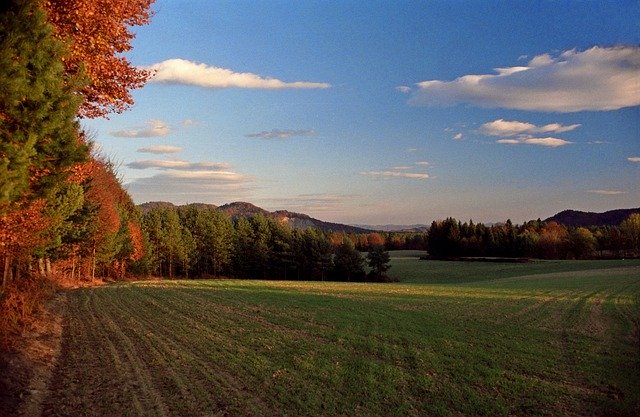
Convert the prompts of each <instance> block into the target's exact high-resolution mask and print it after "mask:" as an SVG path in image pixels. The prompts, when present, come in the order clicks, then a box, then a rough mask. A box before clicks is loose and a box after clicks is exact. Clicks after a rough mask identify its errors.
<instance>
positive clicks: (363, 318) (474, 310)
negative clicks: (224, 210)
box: [44, 252, 640, 416]
mask: <svg viewBox="0 0 640 417" xmlns="http://www.w3.org/2000/svg"><path fill="white" fill-rule="evenodd" d="M416 255H417V254H416V253H413V252H403V253H396V254H394V258H393V260H392V264H393V267H392V269H391V271H390V272H391V273H392V275H396V276H401V277H402V278H403V282H401V283H397V284H354V283H329V282H284V281H240V280H220V281H155V282H139V283H129V284H119V285H113V286H105V287H96V288H84V289H78V290H75V291H73V292H71V293H69V294H68V317H67V322H66V325H65V330H64V337H63V346H62V354H61V358H60V361H59V365H58V367H57V368H56V371H55V374H54V380H53V386H52V387H51V394H50V396H49V397H48V398H47V399H46V400H45V404H44V411H45V414H46V415H153V416H156V415H157V416H169V415H171V416H174V415H183V416H196V415H256V416H257V415H290V416H297V415H327V416H328V415H345V416H354V415H362V416H368V415H442V416H445V415H447V416H448V415H490V416H495V415H505V416H506V415H638V413H640V344H639V340H640V339H639V336H638V324H639V322H638V320H639V317H640V262H638V261H616V262H603V263H588V262H587V263H584V262H540V263H532V264H485V263H459V262H433V261H418V260H417V258H416Z"/></svg>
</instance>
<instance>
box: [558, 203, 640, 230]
mask: <svg viewBox="0 0 640 417" xmlns="http://www.w3.org/2000/svg"><path fill="white" fill-rule="evenodd" d="M633 213H640V207H638V208H630V209H615V210H608V211H605V212H602V213H594V212H590V211H580V210H563V211H561V212H559V213H557V214H554V215H553V216H551V217H549V218H548V219H546V220H545V221H546V222H549V221H554V222H556V223H560V224H563V225H565V226H583V227H588V226H618V225H619V224H620V223H622V222H623V221H624V220H625V219H626V218H627V217H629V216H630V215H631V214H633Z"/></svg>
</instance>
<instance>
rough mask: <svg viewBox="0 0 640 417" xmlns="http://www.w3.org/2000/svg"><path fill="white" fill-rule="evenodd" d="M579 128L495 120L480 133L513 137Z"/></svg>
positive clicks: (554, 124)
mask: <svg viewBox="0 0 640 417" xmlns="http://www.w3.org/2000/svg"><path fill="white" fill-rule="evenodd" d="M578 127H580V125H579V124H573V125H568V126H563V125H561V124H559V123H550V124H547V125H544V126H536V125H534V124H533V123H528V122H518V121H515V120H513V121H509V120H504V119H497V120H494V121H493V122H487V123H485V124H483V125H482V126H480V132H482V133H484V134H485V135H491V136H503V137H505V136H514V135H519V134H523V133H563V132H569V131H571V130H574V129H577V128H578Z"/></svg>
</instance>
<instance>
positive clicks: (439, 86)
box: [410, 46, 640, 113]
mask: <svg viewBox="0 0 640 417" xmlns="http://www.w3.org/2000/svg"><path fill="white" fill-rule="evenodd" d="M417 86H418V91H417V92H415V93H414V95H413V97H412V98H411V100H410V103H411V104H413V105H417V106H443V105H453V104H458V103H468V104H471V105H474V106H479V107H500V108H509V109H518V110H530V111H547V112H563V113H564V112H577V111H585V110H589V111H604V110H617V109H620V108H623V107H631V106H638V105H640V47H638V46H618V47H598V46H596V47H593V48H591V49H588V50H586V51H582V52H580V51H577V50H575V49H573V50H569V51H565V52H563V53H561V54H560V55H559V56H556V57H553V56H551V55H549V54H543V55H538V56H536V57H534V58H533V59H531V60H530V61H529V63H528V64H527V65H526V66H517V67H508V68H496V69H495V74H481V75H465V76H462V77H459V78H457V79H455V80H453V81H440V80H430V81H423V82H420V83H418V84H417Z"/></svg>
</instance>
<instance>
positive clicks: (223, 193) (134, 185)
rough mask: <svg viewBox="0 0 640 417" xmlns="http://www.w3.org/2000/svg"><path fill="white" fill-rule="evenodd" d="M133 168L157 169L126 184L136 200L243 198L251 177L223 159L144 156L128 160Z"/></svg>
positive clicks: (199, 200)
mask: <svg viewBox="0 0 640 417" xmlns="http://www.w3.org/2000/svg"><path fill="white" fill-rule="evenodd" d="M127 166H128V167H129V168H133V169H159V170H160V172H158V173H156V174H155V175H153V176H151V177H146V178H137V179H135V180H133V181H131V182H129V183H128V184H127V185H126V187H127V189H128V190H129V192H130V193H131V194H132V195H133V197H134V199H135V200H136V201H138V202H144V201H157V200H162V201H172V202H174V203H188V202H220V201H233V200H237V199H243V198H245V197H246V196H247V195H248V192H249V190H250V189H251V188H252V187H253V182H254V179H253V178H251V177H248V176H246V175H243V174H240V173H238V172H235V171H233V170H232V166H231V164H228V163H226V162H208V161H201V162H190V161H184V160H181V159H173V160H146V161H135V162H131V163H129V164H127Z"/></svg>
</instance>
